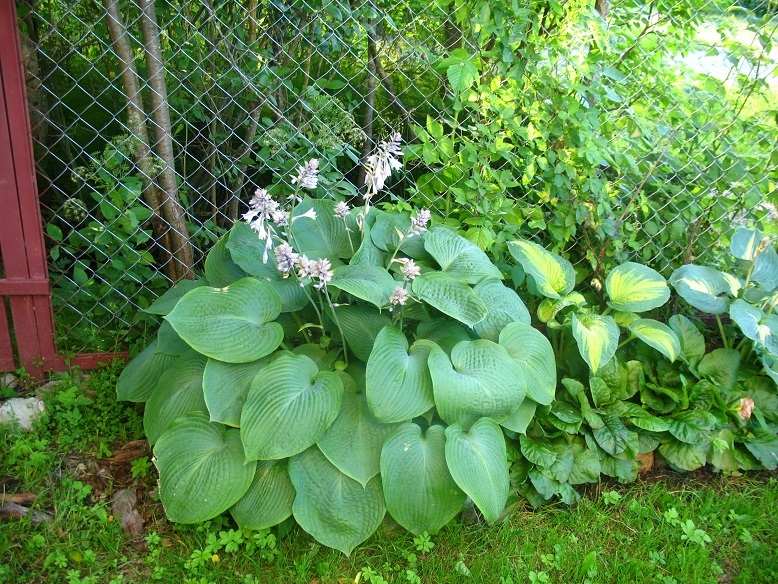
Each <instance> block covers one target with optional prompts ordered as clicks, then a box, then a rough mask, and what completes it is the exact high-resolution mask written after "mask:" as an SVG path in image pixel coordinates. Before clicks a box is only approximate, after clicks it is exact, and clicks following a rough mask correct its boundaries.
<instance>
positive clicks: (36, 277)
mask: <svg viewBox="0 0 778 584" xmlns="http://www.w3.org/2000/svg"><path fill="white" fill-rule="evenodd" d="M0 39H2V41H0V42H2V46H0V250H1V251H2V278H1V279H0V297H2V298H3V307H2V310H0V371H13V370H15V369H17V368H18V367H24V368H25V369H26V370H27V372H28V373H30V374H31V375H33V376H41V375H42V374H43V373H44V372H45V371H59V370H65V369H68V368H69V367H70V366H78V367H81V368H87V369H88V368H92V367H95V366H96V365H97V364H98V363H106V362H110V361H111V360H112V359H114V358H117V357H119V358H121V357H123V355H114V354H106V353H95V354H87V355H79V356H77V357H74V358H73V359H69V360H67V359H65V358H64V357H63V356H62V355H60V354H59V352H58V351H57V347H56V346H55V344H54V315H53V310H52V304H51V291H50V286H49V276H48V269H47V264H46V247H45V245H44V239H43V224H42V222H41V214H40V204H39V201H38V187H37V184H36V181H35V161H34V157H33V149H32V134H31V132H30V119H29V114H28V110H27V96H26V87H25V78H24V64H23V61H22V50H21V44H20V39H19V29H18V25H17V19H16V3H15V2H13V1H12V0H0ZM9 309H10V315H11V321H10V323H9V319H8V311H9ZM14 339H15V350H14Z"/></svg>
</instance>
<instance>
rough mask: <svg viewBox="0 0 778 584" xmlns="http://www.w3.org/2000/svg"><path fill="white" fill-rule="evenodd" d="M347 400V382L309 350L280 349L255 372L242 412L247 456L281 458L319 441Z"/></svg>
mask: <svg viewBox="0 0 778 584" xmlns="http://www.w3.org/2000/svg"><path fill="white" fill-rule="evenodd" d="M342 405H343V382H342V381H341V379H340V377H338V375H337V374H336V373H334V372H332V371H319V368H318V367H316V363H314V362H313V361H312V360H311V359H310V358H308V357H306V356H305V355H295V354H293V353H281V354H279V355H278V356H277V357H275V358H274V359H273V361H272V362H271V363H270V364H268V365H266V366H265V367H264V368H262V369H261V370H260V372H259V373H258V374H257V377H256V378H255V379H254V382H253V383H252V384H251V389H250V390H249V394H248V397H247V398H246V405H245V406H243V413H242V414H241V417H240V437H241V439H242V440H243V444H244V446H245V449H246V459H247V460H258V459H262V460H264V459H278V458H286V457H288V456H292V455H294V454H297V453H299V452H302V451H303V450H305V449H306V448H308V447H309V446H311V445H312V444H315V443H316V441H317V440H319V438H321V437H322V435H323V434H324V432H325V431H326V430H327V428H329V426H330V424H332V422H333V421H334V420H335V418H337V416H338V413H339V412H340V409H341V406H342Z"/></svg>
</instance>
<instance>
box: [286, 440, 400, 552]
mask: <svg viewBox="0 0 778 584" xmlns="http://www.w3.org/2000/svg"><path fill="white" fill-rule="evenodd" d="M289 476H290V477H291V479H292V484H293V485H294V488H295V490H296V491H297V496H296V497H295V500H294V505H293V506H292V511H293V513H294V518H295V519H296V520H297V523H299V524H300V527H302V528H303V529H304V530H305V531H307V532H308V533H310V534H311V535H312V536H313V537H315V538H316V540H317V541H319V542H320V543H322V544H324V545H326V546H328V547H331V548H335V549H337V550H340V551H342V552H343V553H344V554H346V555H349V554H350V553H351V550H353V549H354V548H355V547H356V546H358V545H359V544H360V543H362V542H363V541H365V540H366V539H367V538H368V537H370V535H371V534H372V533H373V532H374V531H375V530H376V529H378V526H379V525H381V521H383V519H384V514H385V513H386V507H385V506H384V496H383V492H382V489H381V479H380V478H379V477H375V478H374V479H372V480H371V481H370V482H369V483H367V486H366V487H363V486H362V485H360V484H359V483H358V482H357V481H355V480H354V479H352V478H349V477H347V476H346V475H344V474H343V473H342V472H340V471H339V470H338V469H337V467H335V465H333V464H332V463H331V462H330V461H329V460H327V457H325V456H324V455H323V454H322V453H321V451H320V450H319V449H318V448H317V447H315V446H314V447H312V448H309V449H308V450H306V451H305V452H302V453H300V454H298V455H297V456H294V457H293V458H292V459H291V460H290V461H289Z"/></svg>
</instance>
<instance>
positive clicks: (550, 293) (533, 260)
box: [508, 240, 575, 298]
mask: <svg viewBox="0 0 778 584" xmlns="http://www.w3.org/2000/svg"><path fill="white" fill-rule="evenodd" d="M508 251H509V252H510V253H511V255H512V256H513V257H514V259H516V261H518V262H519V263H520V264H521V266H522V267H523V268H524V271H525V272H526V273H528V274H529V275H531V276H532V278H533V279H534V280H535V285H536V286H537V288H538V291H539V292H540V293H541V294H543V296H547V297H549V298H562V297H563V296H567V295H568V294H570V292H572V291H573V286H575V270H574V269H573V265H572V264H571V263H570V262H568V261H567V260H566V259H564V258H563V257H561V256H558V255H556V254H553V253H551V252H548V251H546V250H545V249H543V248H542V247H541V246H539V245H538V244H536V243H532V242H531V241H523V240H517V241H509V242H508Z"/></svg>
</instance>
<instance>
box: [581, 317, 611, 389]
mask: <svg viewBox="0 0 778 584" xmlns="http://www.w3.org/2000/svg"><path fill="white" fill-rule="evenodd" d="M573 337H574V338H575V341H576V343H577V344H578V351H579V352H580V353H581V357H583V359H584V361H586V363H587V364H588V365H589V368H590V369H591V370H592V373H595V374H596V373H597V370H598V369H599V367H600V365H601V364H605V363H607V362H608V361H610V360H611V357H613V355H615V354H616V349H617V348H618V346H619V326H618V325H617V324H616V321H615V320H613V318H611V317H610V316H601V315H599V314H582V315H580V316H579V315H576V314H575V313H573Z"/></svg>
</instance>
